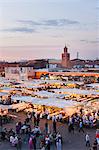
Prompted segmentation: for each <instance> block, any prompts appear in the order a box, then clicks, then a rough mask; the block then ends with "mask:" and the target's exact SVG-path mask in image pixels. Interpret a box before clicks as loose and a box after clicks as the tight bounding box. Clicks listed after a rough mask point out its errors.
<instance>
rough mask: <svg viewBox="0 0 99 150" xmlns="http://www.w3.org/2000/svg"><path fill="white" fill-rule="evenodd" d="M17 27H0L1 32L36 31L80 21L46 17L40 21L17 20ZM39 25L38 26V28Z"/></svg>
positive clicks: (75, 23) (70, 24)
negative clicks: (46, 18)
mask: <svg viewBox="0 0 99 150" xmlns="http://www.w3.org/2000/svg"><path fill="white" fill-rule="evenodd" d="M17 23H20V24H18V27H12V28H6V29H1V30H0V31H1V32H20V33H33V32H37V30H39V29H42V30H45V29H46V30H49V29H52V28H56V27H57V28H58V27H65V26H72V25H79V24H80V23H79V22H78V21H75V20H69V19H48V20H41V21H33V20H17ZM39 27H40V28H39Z"/></svg>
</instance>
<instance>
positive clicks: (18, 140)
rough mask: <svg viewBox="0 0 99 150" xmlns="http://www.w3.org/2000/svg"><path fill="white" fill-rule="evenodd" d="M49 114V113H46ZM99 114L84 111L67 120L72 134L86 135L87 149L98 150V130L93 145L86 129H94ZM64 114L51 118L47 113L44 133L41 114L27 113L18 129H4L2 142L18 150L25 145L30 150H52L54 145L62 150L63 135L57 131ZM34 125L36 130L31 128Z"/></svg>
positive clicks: (18, 123)
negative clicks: (51, 128) (50, 124)
mask: <svg viewBox="0 0 99 150" xmlns="http://www.w3.org/2000/svg"><path fill="white" fill-rule="evenodd" d="M46 112H47V111H46ZM98 117H99V112H93V113H91V114H90V113H86V114H85V113H84V111H83V109H81V110H80V111H79V113H75V114H73V115H72V116H70V117H68V118H67V121H66V123H67V124H68V131H69V133H70V134H71V132H73V134H75V131H77V130H78V132H82V133H84V134H85V145H86V147H90V148H91V147H92V149H93V150H97V147H98V145H99V130H98V129H97V130H96V137H95V140H94V142H93V143H91V141H90V135H89V133H86V132H85V128H86V127H89V128H92V127H94V123H95V121H94V120H98ZM62 118H63V116H62V114H61V113H60V114H59V115H58V116H57V115H53V116H52V117H51V118H49V113H48V112H47V113H45V127H44V131H41V129H40V125H39V123H40V113H35V112H33V113H27V115H26V118H25V120H24V122H17V123H16V129H15V130H13V129H10V130H9V131H7V129H6V128H5V129H3V130H2V132H1V140H5V139H6V140H8V141H9V142H10V144H11V146H12V147H16V149H17V150H21V149H22V146H23V144H24V143H28V146H29V150H36V149H37V148H38V149H41V150H50V149H51V147H52V146H53V145H54V146H55V147H56V149H57V150H62V145H63V144H62V143H63V142H62V141H63V140H62V135H61V134H60V133H59V132H58V130H57V122H58V121H59V122H62ZM49 119H51V120H52V127H53V130H52V131H50V127H49ZM31 124H33V125H34V128H32V127H31Z"/></svg>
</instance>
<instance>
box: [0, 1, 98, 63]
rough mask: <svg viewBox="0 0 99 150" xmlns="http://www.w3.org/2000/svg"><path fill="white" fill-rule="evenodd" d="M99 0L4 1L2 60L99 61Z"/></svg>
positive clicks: (0, 3) (0, 39)
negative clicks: (68, 57)
mask: <svg viewBox="0 0 99 150" xmlns="http://www.w3.org/2000/svg"><path fill="white" fill-rule="evenodd" d="M98 13H99V3H98V0H0V60H6V61H13V60H15V61H17V60H27V59H42V58H52V59H61V53H62V52H63V48H64V46H65V45H66V46H67V47H68V52H69V53H70V54H71V59H75V58H76V57H77V52H79V58H81V59H99V28H98V27H99V15H98Z"/></svg>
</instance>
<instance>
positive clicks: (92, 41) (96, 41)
mask: <svg viewBox="0 0 99 150" xmlns="http://www.w3.org/2000/svg"><path fill="white" fill-rule="evenodd" d="M80 42H83V43H91V44H97V43H99V40H80Z"/></svg>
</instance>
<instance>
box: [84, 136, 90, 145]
mask: <svg viewBox="0 0 99 150" xmlns="http://www.w3.org/2000/svg"><path fill="white" fill-rule="evenodd" d="M85 141H86V147H90V137H89V134H88V133H87V134H86V135H85Z"/></svg>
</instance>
